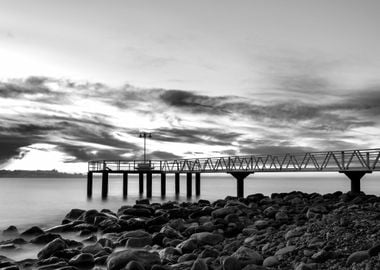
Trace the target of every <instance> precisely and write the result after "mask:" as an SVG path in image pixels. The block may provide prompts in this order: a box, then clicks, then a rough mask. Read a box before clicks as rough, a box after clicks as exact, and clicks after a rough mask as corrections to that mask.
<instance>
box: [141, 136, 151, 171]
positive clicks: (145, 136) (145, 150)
mask: <svg viewBox="0 0 380 270" xmlns="http://www.w3.org/2000/svg"><path fill="white" fill-rule="evenodd" d="M139 137H140V138H144V164H145V163H146V138H152V133H150V132H145V131H143V132H140V134H139Z"/></svg>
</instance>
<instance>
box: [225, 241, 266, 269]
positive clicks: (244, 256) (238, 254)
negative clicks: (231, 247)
mask: <svg viewBox="0 0 380 270" xmlns="http://www.w3.org/2000/svg"><path fill="white" fill-rule="evenodd" d="M231 256H232V257H235V258H236V259H238V260H239V261H248V262H250V264H257V265H261V264H262V262H263V257H262V256H261V255H260V254H259V253H258V252H256V251H254V250H253V249H250V248H247V247H244V246H242V247H239V248H238V250H236V251H235V252H234V253H233V254H232V255H231Z"/></svg>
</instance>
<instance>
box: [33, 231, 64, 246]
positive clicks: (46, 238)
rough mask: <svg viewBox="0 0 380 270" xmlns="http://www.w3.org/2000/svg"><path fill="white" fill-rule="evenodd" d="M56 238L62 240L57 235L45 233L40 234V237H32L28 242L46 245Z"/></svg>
mask: <svg viewBox="0 0 380 270" xmlns="http://www.w3.org/2000/svg"><path fill="white" fill-rule="evenodd" d="M56 238H62V237H61V236H60V235H59V234H55V233H46V234H42V235H39V236H36V237H34V238H33V239H31V240H30V243H33V244H38V245H42V244H47V243H49V242H51V241H53V240H54V239H56Z"/></svg>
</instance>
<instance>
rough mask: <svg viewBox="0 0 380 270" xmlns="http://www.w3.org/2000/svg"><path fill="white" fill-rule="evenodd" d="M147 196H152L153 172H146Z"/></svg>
mask: <svg viewBox="0 0 380 270" xmlns="http://www.w3.org/2000/svg"><path fill="white" fill-rule="evenodd" d="M146 196H147V197H148V198H152V173H151V172H148V173H146Z"/></svg>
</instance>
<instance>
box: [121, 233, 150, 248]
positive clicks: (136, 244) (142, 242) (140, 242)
mask: <svg viewBox="0 0 380 270" xmlns="http://www.w3.org/2000/svg"><path fill="white" fill-rule="evenodd" d="M149 245H152V236H150V235H149V236H145V237H130V238H129V239H128V240H127V243H126V247H128V248H142V247H145V246H149Z"/></svg>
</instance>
